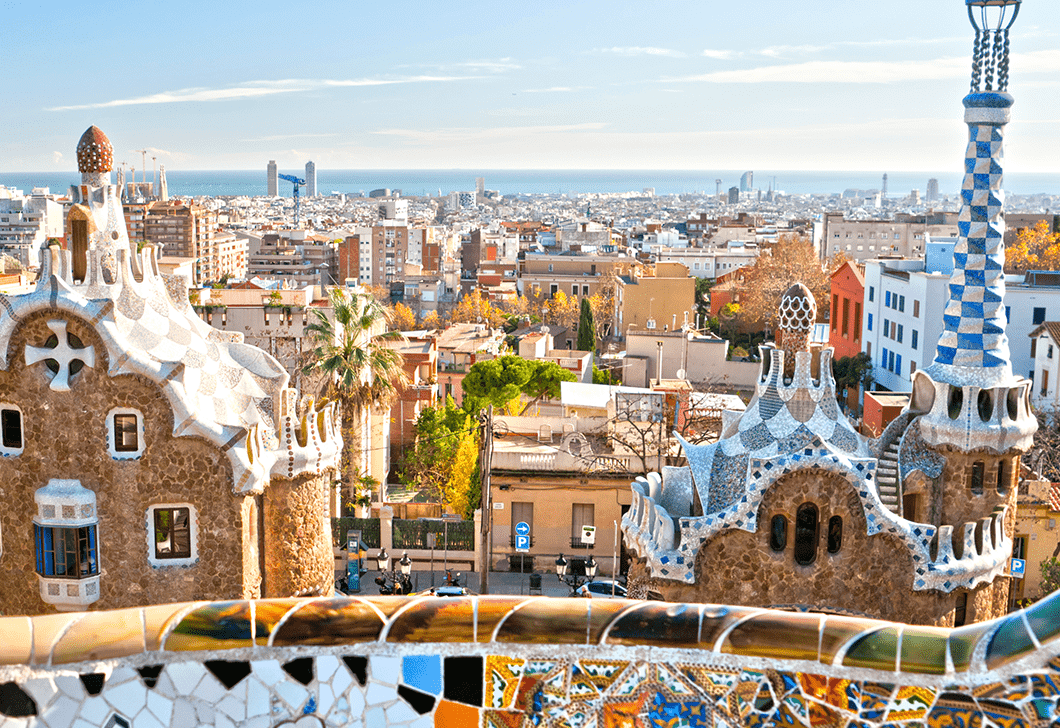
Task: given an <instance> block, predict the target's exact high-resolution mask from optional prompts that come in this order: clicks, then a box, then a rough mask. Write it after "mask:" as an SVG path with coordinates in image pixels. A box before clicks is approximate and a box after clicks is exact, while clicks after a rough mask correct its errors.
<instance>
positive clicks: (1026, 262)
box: [1005, 220, 1060, 273]
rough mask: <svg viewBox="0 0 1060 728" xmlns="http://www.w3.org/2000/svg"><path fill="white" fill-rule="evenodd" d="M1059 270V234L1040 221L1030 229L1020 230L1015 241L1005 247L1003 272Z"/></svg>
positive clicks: (1043, 221) (1046, 223)
mask: <svg viewBox="0 0 1060 728" xmlns="http://www.w3.org/2000/svg"><path fill="white" fill-rule="evenodd" d="M1029 270H1060V232H1054V231H1053V230H1052V229H1051V228H1050V227H1049V223H1048V222H1046V221H1045V220H1041V221H1039V222H1038V224H1037V225H1035V226H1034V227H1031V228H1020V229H1019V231H1018V232H1017V233H1016V241H1015V242H1014V243H1012V244H1011V245H1008V246H1006V250H1005V271H1006V272H1009V273H1026V272H1027V271H1029Z"/></svg>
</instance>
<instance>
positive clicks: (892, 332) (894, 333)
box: [891, 321, 898, 339]
mask: <svg viewBox="0 0 1060 728" xmlns="http://www.w3.org/2000/svg"><path fill="white" fill-rule="evenodd" d="M897 328H898V324H896V323H895V322H894V321H892V322H891V338H892V339H897V338H898V336H897V333H896V330H897Z"/></svg>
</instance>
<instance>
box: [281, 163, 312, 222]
mask: <svg viewBox="0 0 1060 728" xmlns="http://www.w3.org/2000/svg"><path fill="white" fill-rule="evenodd" d="M276 176H277V177H279V178H280V179H284V180H287V181H288V182H290V183H291V184H293V185H294V226H295V227H298V224H299V223H300V222H301V220H302V202H301V200H300V199H299V197H298V188H299V187H305V180H304V179H299V178H298V177H295V176H294V175H293V174H278V175H276Z"/></svg>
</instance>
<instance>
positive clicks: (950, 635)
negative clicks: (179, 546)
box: [0, 596, 1060, 728]
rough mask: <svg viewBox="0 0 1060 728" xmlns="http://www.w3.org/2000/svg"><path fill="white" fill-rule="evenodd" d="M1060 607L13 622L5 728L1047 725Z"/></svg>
mask: <svg viewBox="0 0 1060 728" xmlns="http://www.w3.org/2000/svg"><path fill="white" fill-rule="evenodd" d="M1058 599H1060V598H1058V597H1055V596H1054V597H1053V598H1050V599H1047V600H1044V601H1042V602H1039V603H1038V604H1036V605H1034V606H1032V607H1031V608H1029V609H1027V610H1025V611H1023V612H1019V613H1016V614H1013V615H1010V616H1008V617H1006V618H1004V619H1000V620H995V621H993V622H987V623H983V624H978V625H972V626H968V627H962V628H959V629H955V630H948V629H937V628H929V627H919V626H909V625H900V624H894V623H889V622H880V621H874V620H868V619H858V618H852V617H839V616H826V615H819V614H808V613H793V612H780V611H771V610H760V609H748V608H737V607H724V606H716V605H702V604H667V603H662V602H639V601H626V600H582V599H555V598H540V597H539V598H527V597H503V596H497V597H469V598H456V599H446V598H434V597H422V598H404V597H368V598H335V599H278V600H261V601H251V602H223V603H217V602H215V603H187V604H169V605H161V606H152V607H146V608H142V609H125V610H118V611H112V612H87V613H76V614H60V615H48V616H39V617H6V618H2V619H0V636H2V640H0V663H2V666H0V714H2V715H0V726H2V728H8V726H29V725H47V726H49V727H53V726H54V727H56V728H58V727H60V726H61V727H62V728H83V727H85V726H104V725H106V726H123V725H125V726H128V725H135V726H152V727H153V726H170V725H172V726H184V725H213V726H217V727H218V728H221V727H225V728H227V727H228V726H262V727H264V726H278V725H297V726H300V727H304V726H321V725H334V726H339V725H352V726H358V725H361V726H365V728H369V727H371V728H375V727H376V726H384V725H392V726H415V727H417V728H419V727H421V726H447V727H449V726H452V727H455V728H460V727H462V726H497V727H498V728H500V727H502V726H503V727H509V726H571V727H572V728H573V727H575V726H583V727H585V728H589V727H590V726H597V727H598V728H604V727H605V726H672V725H673V726H676V725H688V726H723V725H725V726H739V725H748V726H755V725H761V726H765V725H807V726H809V725H830V726H884V725H910V726H911V725H924V724H927V725H947V726H948V725H964V726H990V725H999V726H1000V725H1004V726H1028V727H1029V726H1038V725H1043V726H1044V725H1052V724H1054V723H1053V721H1055V720H1057V718H1058V716H1060V709H1058V706H1057V702H1058V696H1060V675H1058V674H1057V673H1058V672H1060V658H1058V657H1057V653H1058V651H1060V649H1058V648H1060V642H1057V641H1056V637H1057V634H1058V632H1060V613H1058V610H1060V600H1058Z"/></svg>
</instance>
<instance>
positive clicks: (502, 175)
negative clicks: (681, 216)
mask: <svg viewBox="0 0 1060 728" xmlns="http://www.w3.org/2000/svg"><path fill="white" fill-rule="evenodd" d="M280 171H281V173H287V174H296V175H298V176H303V175H304V171H303V170H280ZM742 174H743V170H740V171H736V170H715V171H698V172H697V171H688V170H571V169H563V170H519V169H495V170H473V169H389V170H387V169H375V170H371V169H369V170H355V169H345V170H343V169H335V170H328V169H318V170H317V192H318V193H319V194H322V195H326V194H330V193H332V192H340V193H345V194H357V193H364V194H368V193H369V192H370V191H372V190H375V189H379V188H389V189H391V190H401V192H402V194H404V195H406V196H417V195H418V196H425V195H432V196H433V195H437V194H438V193H439V191H441V193H442V194H443V195H445V194H449V193H450V192H457V191H466V190H474V189H475V178H476V177H484V178H485V180H486V189H491V190H498V191H499V192H500V193H501V194H505V195H511V194H519V193H525V194H572V195H573V194H579V193H622V192H640V191H641V190H643V189H644V188H646V187H654V188H655V194H656V195H670V194H682V193H696V192H706V193H710V194H713V193H714V191H715V189H716V185H715V180H717V179H720V180H722V183H721V189H722V190H723V191H724V190H727V189H729V188H730V187H734V186H738V185H739V183H740V175H742ZM136 176H137V180H139V179H140V174H139V172H138V173H137V175H136ZM931 177H934V178H936V179H938V181H939V191H940V192H941V193H942V194H951V195H952V194H956V193H957V191H958V190H959V189H960V184H961V173H960V167H958V168H957V171H956V172H888V183H887V191H888V196H890V197H892V198H897V197H905V196H906V195H908V194H909V192H910V190H914V189H917V190H920V193H921V195H923V194H924V193H925V192H926V191H927V182H928V179H929V178H931ZM150 178H151V174H150V173H148V179H150ZM166 179H167V180H168V183H169V193H170V194H171V195H182V196H193V197H198V196H214V197H220V196H236V195H248V196H255V195H264V194H265V191H266V189H265V169H264V167H262V169H260V170H229V171H224V170H200V171H196V170H179V169H173V170H166ZM774 179H775V184H774V188H775V189H777V190H781V191H784V192H787V193H790V194H809V193H822V194H830V193H835V192H838V193H841V192H843V191H844V190H847V189H862V190H868V189H879V188H880V187H881V184H882V173H879V174H877V173H874V172H820V171H816V172H797V171H791V170H786V171H785V170H775V171H770V170H755V171H754V186H755V187H756V188H760V189H762V190H766V189H769V187H770V184H771V183H773V180H774ZM79 182H80V175H79V174H78V173H77V172H76V171H70V172H41V173H33V172H0V186H8V187H16V188H18V189H21V190H23V191H24V192H29V191H30V190H31V189H32V188H34V187H49V188H50V189H51V191H52V192H53V193H65V192H66V190H67V188H68V187H69V186H70V185H72V184H78V183H79ZM1005 190H1006V191H1007V192H1008V193H1009V194H1021V195H1031V194H1050V195H1060V173H1045V174H1042V173H1035V174H1030V173H1028V174H1019V173H1014V174H1008V175H1005ZM280 192H281V194H283V195H284V196H289V195H290V194H291V185H290V183H288V182H284V181H283V180H280Z"/></svg>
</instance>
